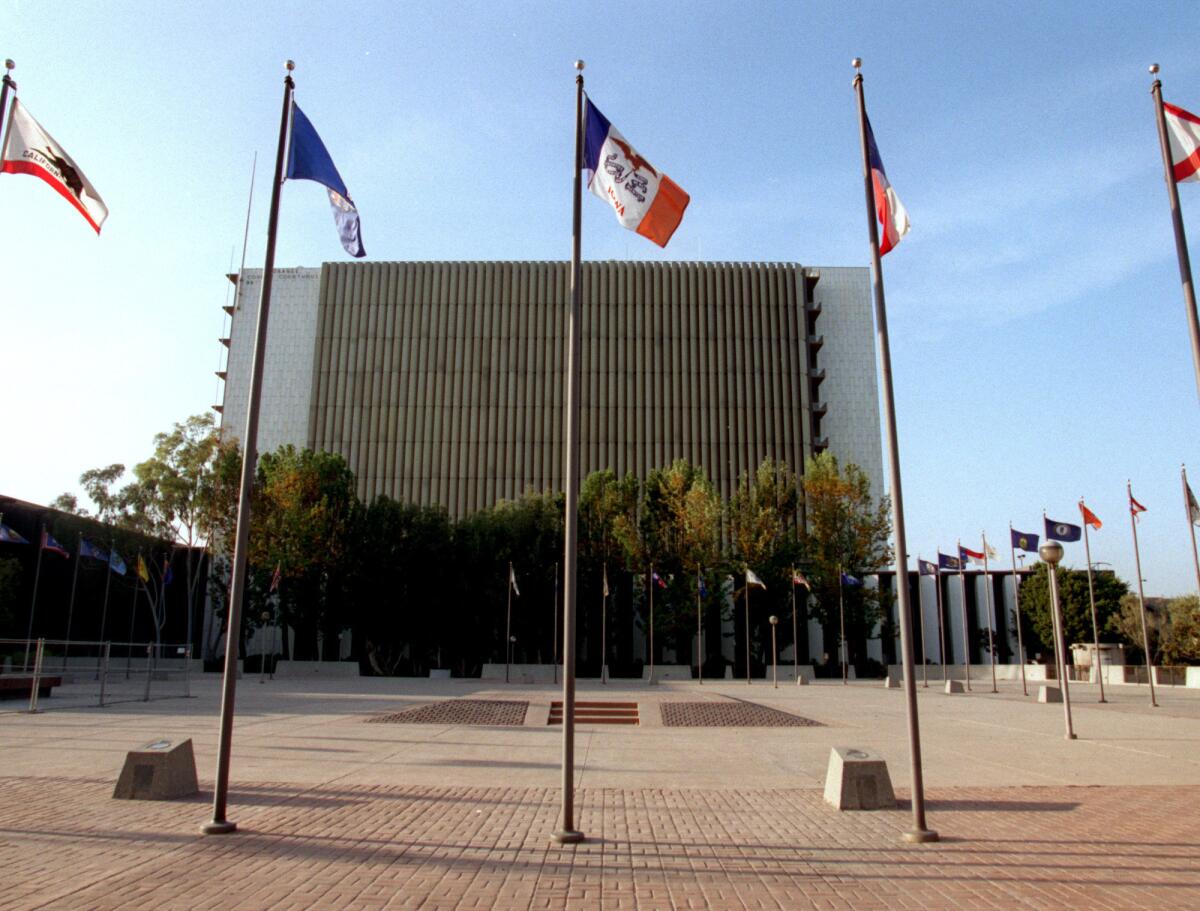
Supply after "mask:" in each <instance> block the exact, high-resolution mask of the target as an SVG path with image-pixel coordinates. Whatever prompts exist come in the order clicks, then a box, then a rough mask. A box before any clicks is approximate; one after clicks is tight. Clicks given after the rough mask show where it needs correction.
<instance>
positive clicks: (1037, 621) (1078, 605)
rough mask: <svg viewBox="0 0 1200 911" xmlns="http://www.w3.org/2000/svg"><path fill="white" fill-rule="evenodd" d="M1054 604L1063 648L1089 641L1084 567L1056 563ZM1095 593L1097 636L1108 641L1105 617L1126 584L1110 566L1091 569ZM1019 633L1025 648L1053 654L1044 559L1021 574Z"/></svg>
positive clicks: (1116, 604) (1118, 601)
mask: <svg viewBox="0 0 1200 911" xmlns="http://www.w3.org/2000/svg"><path fill="white" fill-rule="evenodd" d="M1056 579H1057V581H1058V604H1059V609H1060V610H1061V611H1062V618H1063V638H1064V642H1065V645H1066V647H1067V649H1068V650H1069V649H1070V647H1071V645H1072V643H1077V642H1081V643H1086V642H1091V641H1092V639H1093V635H1092V608H1091V604H1090V601H1089V599H1088V580H1087V570H1080V569H1068V568H1067V567H1064V566H1061V565H1060V566H1059V567H1058V571H1057V573H1056ZM1092 583H1093V589H1094V591H1095V595H1096V622H1097V628H1098V629H1099V631H1100V634H1101V639H1106V640H1108V641H1111V639H1112V637H1111V636H1110V635H1107V634H1106V631H1107V630H1108V629H1109V618H1110V617H1112V616H1114V615H1115V614H1117V613H1118V612H1119V611H1120V606H1121V598H1122V597H1123V596H1124V595H1125V594H1126V593H1127V592H1128V591H1129V586H1128V585H1126V584H1125V582H1124V581H1122V580H1121V579H1119V578H1118V577H1117V575H1116V574H1115V573H1113V572H1112V571H1111V570H1103V571H1101V572H1094V573H1092ZM1020 595H1021V635H1022V637H1023V638H1024V641H1025V648H1026V649H1027V650H1028V651H1030V652H1031V653H1032V652H1036V651H1041V652H1042V654H1043V656H1044V657H1045V658H1048V659H1050V660H1053V657H1054V632H1053V630H1054V627H1053V621H1052V619H1051V617H1050V586H1049V574H1048V572H1047V568H1046V564H1045V563H1041V562H1039V563H1035V564H1034V566H1033V570H1032V572H1029V573H1027V574H1025V575H1024V576H1023V577H1022V578H1021V590H1020ZM1137 641H1138V643H1139V644H1140V643H1141V641H1142V640H1141V625H1140V620H1139V626H1138V638H1137Z"/></svg>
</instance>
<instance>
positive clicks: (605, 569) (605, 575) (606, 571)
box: [604, 565, 608, 598]
mask: <svg viewBox="0 0 1200 911" xmlns="http://www.w3.org/2000/svg"><path fill="white" fill-rule="evenodd" d="M604 597H606V598H607V597H608V566H607V565H605V567H604Z"/></svg>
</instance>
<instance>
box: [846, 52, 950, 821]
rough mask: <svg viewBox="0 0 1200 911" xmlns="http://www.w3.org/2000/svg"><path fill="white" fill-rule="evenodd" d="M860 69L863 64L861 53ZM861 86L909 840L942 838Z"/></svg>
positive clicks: (857, 80) (857, 82)
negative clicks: (915, 627) (926, 730)
mask: <svg viewBox="0 0 1200 911" xmlns="http://www.w3.org/2000/svg"><path fill="white" fill-rule="evenodd" d="M854 65H855V69H856V70H857V69H859V68H860V67H861V66H862V61H861V60H860V59H858V58H855V60H854ZM854 87H855V89H857V91H858V126H859V137H860V139H861V142H862V156H863V186H864V188H865V190H866V200H867V229H868V231H869V232H870V238H871V267H872V272H873V273H874V282H873V283H874V286H875V334H876V335H877V337H878V343H879V365H880V368H881V369H880V378H881V380H882V382H883V400H884V418H885V420H884V426H885V427H886V429H887V455H888V472H889V474H890V476H891V482H892V516H893V525H894V530H895V536H896V576H897V577H898V578H900V577H902V578H904V580H905V583H906V584H904V585H901V586H900V592H899V594H900V597H899V609H900V651H901V653H902V656H903V663H904V692H905V703H906V706H907V709H908V746H909V755H910V757H911V758H910V764H911V767H912V810H913V827H912V828H911V829H910V830H909V831H907V832H905V833H904V840H905V841H916V842H922V841H937V837H938V836H937V833H936V832H934V831H932V830H931V829H928V828H926V826H925V784H924V780H923V773H922V769H921V725H920V721H919V720H918V717H917V682H916V680H915V679H914V675H913V648H912V630H911V629H910V628H909V621H910V619H911V618H912V609H911V606H910V605H909V591H908V585H907V581H908V547H907V541H906V540H905V534H904V497H903V495H902V492H901V486H900V443H899V440H898V438H897V433H896V397H895V394H894V392H893V390H892V353H891V348H890V345H889V343H888V330H887V308H886V306H885V304H884V298H883V264H882V262H881V260H880V255H879V226H878V225H877V224H876V223H875V210H874V205H873V201H874V193H873V188H872V180H871V165H870V161H869V159H868V157H867V103H866V99H865V97H864V95H863V81H862V73H861V72H858V73H856V74H855V76H854Z"/></svg>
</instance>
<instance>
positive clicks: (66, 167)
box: [0, 98, 108, 234]
mask: <svg viewBox="0 0 1200 911" xmlns="http://www.w3.org/2000/svg"><path fill="white" fill-rule="evenodd" d="M0 162H2V163H0V172H3V173H5V174H28V175H30V176H31V177H40V178H41V179H42V180H44V181H46V183H48V184H50V186H52V187H53V188H54V189H55V190H56V191H57V192H58V193H59V195H61V196H62V197H63V199H65V200H66V201H67V202H69V203H70V204H71V205H73V206H74V207H75V208H76V209H77V210H78V211H79V214H80V215H82V216H83V217H84V219H85V220H86V221H87V223H88V224H89V225H91V226H92V227H93V228H94V229H95V231H96V233H97V234H99V233H100V226H101V225H102V224H104V219H106V218H108V206H106V205H105V204H104V200H103V199H101V198H100V194H99V193H97V192H96V188H95V187H93V186H92V183H91V181H89V180H88V179H87V178H86V177H85V176H84V175H83V171H81V170H79V165H77V164H75V159H73V158H72V157H71V156H70V155H68V154H67V152H66V149H64V148H63V147H62V146H60V145H59V144H58V143H57V142H55V141H54V137H53V136H51V135H50V134H49V133H47V132H46V131H45V130H44V129H42V126H41V124H39V123H38V122H37V121H36V120H34V119H33V116H32V115H31V114H30V113H29V112H28V111H26V110H25V108H24V106H23V105H22V104H21V103H20V102H19V101H18V100H17V99H16V98H14V99H13V102H12V104H11V105H9V115H8V129H7V131H5V134H4V148H3V151H2V152H0Z"/></svg>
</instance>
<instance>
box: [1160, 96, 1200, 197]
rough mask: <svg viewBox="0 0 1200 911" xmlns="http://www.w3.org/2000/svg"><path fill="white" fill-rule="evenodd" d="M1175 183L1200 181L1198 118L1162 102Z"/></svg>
mask: <svg viewBox="0 0 1200 911" xmlns="http://www.w3.org/2000/svg"><path fill="white" fill-rule="evenodd" d="M1163 113H1164V114H1165V115H1166V121H1167V140H1168V141H1169V142H1170V144H1171V167H1172V168H1173V169H1174V172H1175V182H1176V183H1179V182H1180V181H1183V180H1200V117H1197V116H1196V115H1195V114H1193V113H1191V112H1190V111H1185V110H1184V109H1183V108H1179V107H1176V106H1175V105H1173V104H1167V103H1166V102H1165V101H1164V102H1163Z"/></svg>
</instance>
